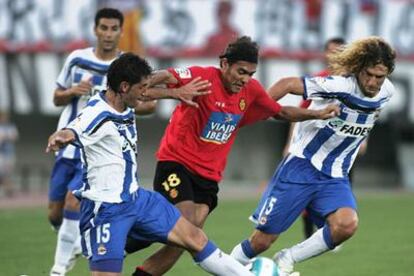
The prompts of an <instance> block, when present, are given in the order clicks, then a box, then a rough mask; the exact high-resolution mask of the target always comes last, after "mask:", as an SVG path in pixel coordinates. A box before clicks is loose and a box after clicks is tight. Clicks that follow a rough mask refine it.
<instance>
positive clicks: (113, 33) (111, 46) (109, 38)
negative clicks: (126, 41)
mask: <svg viewBox="0 0 414 276" xmlns="http://www.w3.org/2000/svg"><path fill="white" fill-rule="evenodd" d="M120 24H121V22H119V19H115V18H101V19H99V23H98V25H97V26H96V27H95V35H96V38H97V41H98V43H97V47H98V48H100V49H101V50H103V51H108V52H109V51H114V50H116V48H117V47H118V42H119V39H120V37H121V34H122V28H121V25H120Z"/></svg>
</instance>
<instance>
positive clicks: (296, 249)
mask: <svg viewBox="0 0 414 276" xmlns="http://www.w3.org/2000/svg"><path fill="white" fill-rule="evenodd" d="M288 251H289V253H290V255H291V256H292V258H293V261H294V262H295V263H298V262H302V261H304V260H307V259H309V258H312V257H315V256H318V255H320V254H322V253H324V252H326V251H329V248H328V246H327V245H326V243H325V240H324V239H323V228H321V229H319V230H318V231H316V232H315V233H314V234H313V235H312V236H310V237H309V238H308V239H306V240H304V241H303V242H301V243H298V244H297V245H294V246H292V247H291V248H289V249H288Z"/></svg>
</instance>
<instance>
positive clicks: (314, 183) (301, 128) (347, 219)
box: [232, 37, 395, 276]
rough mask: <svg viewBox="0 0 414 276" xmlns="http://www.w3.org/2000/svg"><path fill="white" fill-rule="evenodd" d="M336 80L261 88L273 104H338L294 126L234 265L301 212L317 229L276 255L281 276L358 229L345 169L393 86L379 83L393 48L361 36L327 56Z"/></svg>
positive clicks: (283, 81) (289, 82)
mask: <svg viewBox="0 0 414 276" xmlns="http://www.w3.org/2000/svg"><path fill="white" fill-rule="evenodd" d="M328 61H329V66H330V68H331V70H332V72H333V73H334V74H336V75H338V76H328V77H305V78H297V77H290V78H284V79H281V80H280V81H279V82H277V83H275V84H274V85H273V86H272V87H271V88H270V90H269V93H270V94H271V95H272V96H273V97H274V98H276V99H278V98H280V97H282V96H284V95H285V94H286V93H288V92H290V93H293V94H297V95H303V96H304V98H305V99H311V100H312V103H311V105H310V106H309V109H314V108H321V107H323V106H326V105H327V104H331V103H338V104H339V105H340V108H341V113H340V115H339V116H337V117H335V118H332V119H330V120H327V121H307V122H301V123H297V124H296V126H295V130H294V134H293V140H292V144H291V146H290V149H289V155H288V156H287V157H286V158H285V159H284V160H283V161H282V162H281V164H280V165H279V167H278V169H277V170H276V172H275V174H274V175H273V177H272V179H271V180H270V182H269V184H268V187H267V189H266V191H265V192H264V194H263V196H262V199H261V200H260V202H259V205H258V207H257V209H256V211H255V213H254V214H253V216H252V217H251V218H252V220H254V221H255V222H256V223H257V226H256V230H254V232H253V233H252V235H251V236H250V237H249V238H248V239H246V240H244V241H242V242H241V243H240V244H238V245H237V246H236V247H235V248H234V249H233V251H232V256H233V257H235V258H236V259H238V260H239V261H240V262H241V263H244V264H245V263H248V262H249V261H250V260H251V258H253V257H254V256H256V255H258V254H260V253H262V252H263V251H265V250H266V249H268V248H269V247H270V245H271V244H272V243H273V242H274V241H275V240H276V239H277V238H278V237H279V236H280V234H281V233H283V232H284V231H286V230H287V229H288V228H289V227H290V226H291V225H292V223H293V222H294V221H295V220H296V218H297V217H298V216H299V215H300V213H301V212H302V211H303V210H304V209H305V208H307V209H308V210H309V212H310V215H311V216H312V218H313V221H314V222H316V224H317V226H318V227H320V229H319V230H317V231H316V232H315V233H314V234H313V235H312V236H311V237H310V238H308V239H306V240H305V241H303V242H301V243H299V244H297V245H295V246H293V247H291V248H288V249H283V250H281V251H280V252H278V253H276V254H275V256H274V259H275V261H276V263H277V264H278V265H279V268H280V269H281V271H282V272H281V274H280V275H281V276H285V275H297V273H296V274H293V273H294V272H293V265H294V264H295V263H297V262H301V261H304V260H307V259H309V258H311V257H315V256H318V255H320V254H322V253H324V252H326V251H328V250H332V249H333V248H335V246H337V245H339V244H341V243H343V242H344V241H346V240H347V239H349V238H351V237H352V236H353V235H354V233H355V231H356V230H357V226H358V216H357V212H356V209H357V205H356V201H355V198H354V195H353V193H352V190H351V187H350V183H349V178H348V172H349V170H350V168H351V166H352V164H353V162H354V159H355V157H356V155H357V152H358V148H359V146H360V144H361V143H362V142H363V140H364V139H365V138H366V137H367V135H368V133H369V132H370V130H371V129H372V127H373V126H374V123H375V121H376V120H377V119H378V116H379V113H380V112H381V110H382V109H383V108H384V107H385V106H386V105H387V103H388V102H389V100H390V98H391V96H392V95H393V94H394V93H395V88H394V86H393V84H392V83H391V82H390V80H389V79H388V78H387V77H388V76H389V75H390V74H391V73H392V72H393V70H394V66H395V51H394V50H393V49H392V48H391V47H390V45H389V44H388V43H386V42H385V41H384V40H383V39H381V38H379V37H367V38H364V39H361V40H357V41H355V42H353V43H351V44H349V45H347V46H346V47H345V48H344V49H343V50H342V51H338V52H335V53H333V54H332V55H330V56H329V59H328Z"/></svg>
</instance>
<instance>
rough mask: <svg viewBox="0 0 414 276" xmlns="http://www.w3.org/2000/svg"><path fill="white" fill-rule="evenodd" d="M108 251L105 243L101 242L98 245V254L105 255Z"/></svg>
mask: <svg viewBox="0 0 414 276" xmlns="http://www.w3.org/2000/svg"><path fill="white" fill-rule="evenodd" d="M106 252H107V250H106V247H105V246H104V245H103V244H100V245H99V247H98V255H105V254H106Z"/></svg>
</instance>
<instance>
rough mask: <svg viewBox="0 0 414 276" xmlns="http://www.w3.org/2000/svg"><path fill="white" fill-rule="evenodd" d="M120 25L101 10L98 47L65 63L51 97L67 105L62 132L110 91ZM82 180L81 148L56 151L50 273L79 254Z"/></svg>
mask: <svg viewBox="0 0 414 276" xmlns="http://www.w3.org/2000/svg"><path fill="white" fill-rule="evenodd" d="M122 24H123V16H122V14H121V13H120V12H119V11H118V10H115V9H108V8H104V9H101V10H99V11H98V12H97V13H96V16H95V27H94V31H95V35H96V38H97V44H96V47H90V48H86V49H81V50H76V51H74V52H72V53H71V54H70V55H69V56H68V58H67V59H66V61H65V64H64V66H63V69H62V71H61V72H60V74H59V76H58V78H57V81H56V83H57V88H56V90H55V91H54V96H53V101H54V103H55V105H57V106H64V109H63V111H62V114H61V115H60V119H59V123H58V129H61V128H63V127H65V126H66V125H67V124H68V123H69V122H70V121H72V120H73V119H74V118H75V117H76V116H77V115H78V113H79V111H80V110H81V109H82V108H83V107H84V106H85V104H86V102H87V101H88V100H89V98H90V97H91V96H92V95H93V94H95V93H96V92H97V91H100V90H103V89H105V88H106V72H107V70H108V67H109V64H110V63H111V62H112V61H113V60H114V59H115V58H116V57H117V56H118V55H119V54H120V52H119V50H118V48H117V45H118V41H119V39H120V36H121V34H122ZM154 108H155V103H154V102H148V103H142V104H141V105H140V107H139V108H137V112H138V113H141V114H146V113H150V112H151V111H153V110H154ZM81 180H82V170H81V161H80V153H79V149H77V148H75V147H74V146H72V145H68V146H67V147H65V148H62V149H61V150H60V151H59V152H58V153H57V155H56V160H55V165H54V167H53V171H52V175H51V179H50V187H49V221H50V223H51V224H52V226H53V227H54V228H55V229H56V230H57V229H58V236H57V245H56V252H55V259H54V265H53V267H52V269H51V272H50V274H51V275H64V274H65V273H66V272H67V271H68V270H70V269H71V268H72V266H73V265H74V262H75V259H76V256H78V255H79V254H80V235H79V202H78V200H77V199H76V198H75V197H74V196H73V195H72V193H71V191H72V190H74V189H76V188H79V187H80V185H81ZM62 217H63V218H62Z"/></svg>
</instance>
